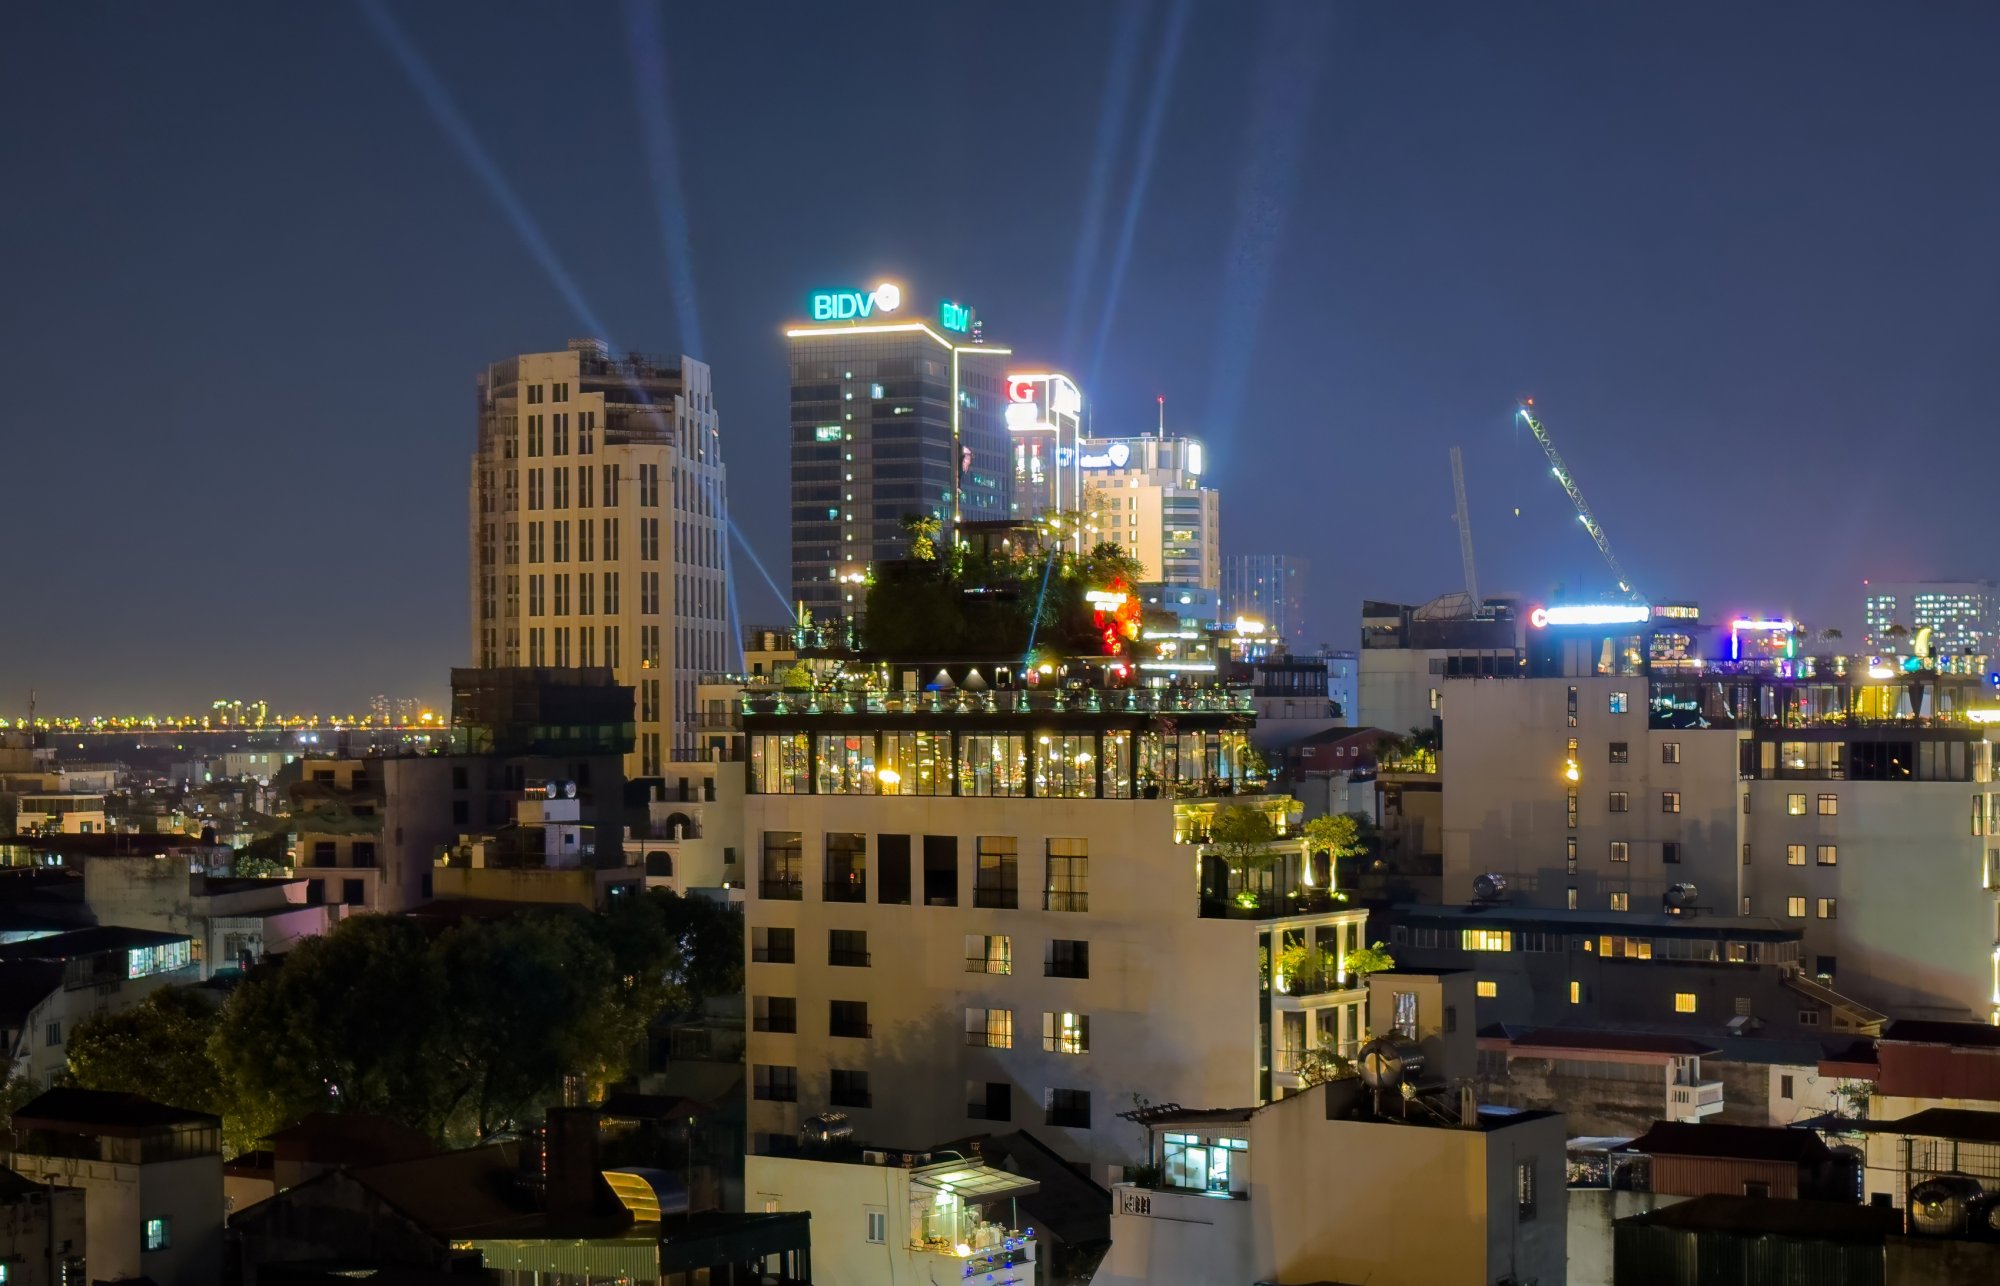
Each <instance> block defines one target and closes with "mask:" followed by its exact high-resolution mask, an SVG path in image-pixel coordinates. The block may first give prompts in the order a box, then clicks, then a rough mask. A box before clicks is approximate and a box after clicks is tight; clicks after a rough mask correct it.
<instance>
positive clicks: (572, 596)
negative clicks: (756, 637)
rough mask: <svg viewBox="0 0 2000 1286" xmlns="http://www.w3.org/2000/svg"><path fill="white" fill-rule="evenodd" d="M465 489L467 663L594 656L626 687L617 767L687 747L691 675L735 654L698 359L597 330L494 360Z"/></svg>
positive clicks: (705, 389)
mask: <svg viewBox="0 0 2000 1286" xmlns="http://www.w3.org/2000/svg"><path fill="white" fill-rule="evenodd" d="M471 490H472V499H471V520H472V575H471V617H472V640H473V656H474V657H475V659H476V661H477V664H478V665H479V666H481V667H495V666H553V667H557V668H565V667H570V666H582V667H591V666H603V667H605V668H607V669H609V670H610V671H611V672H612V673H613V674H614V675H615V676H616V678H617V681H618V682H619V683H621V684H624V685H626V686H628V687H630V688H632V689H633V690H634V691H635V692H636V693H637V696H638V731H637V735H636V737H635V740H634V746H633V749H632V751H631V753H630V754H628V756H627V758H626V764H625V775H626V776H627V777H657V776H659V775H660V774H661V773H662V772H663V771H664V765H665V764H666V763H667V762H668V761H669V760H670V759H671V758H672V754H673V752H675V751H679V752H682V753H683V754H690V753H691V752H692V751H693V748H694V734H693V729H692V724H691V721H690V720H689V719H688V718H687V716H690V715H691V714H692V712H693V711H694V708H695V704H694V689H695V683H696V680H697V678H698V676H700V675H701V674H703V673H705V672H713V671H717V670H721V669H723V668H725V667H727V666H730V665H734V664H735V663H736V660H735V656H734V642H733V636H732V634H731V630H730V626H729V591H728V541H729V536H728V530H729V505H728V497H727V473H726V470H725V469H724V468H723V464H722V447H721V437H720V435H719V433H718V431H717V428H716V415H715V398H714V395H713V392H712V389H711V384H710V380H709V370H708V367H707V366H706V365H705V364H703V363H701V362H698V361H696V360H694V359H693V358H691V357H673V358H659V357H649V356H645V355H642V354H637V353H633V354H627V355H625V356H613V355H612V353H611V352H610V350H609V348H608V347H607V346H606V345H605V343H604V342H603V341H602V340H595V339H578V340H571V341H570V344H569V347H568V349H567V350H566V351H563V352H557V353H523V354H521V355H519V356H517V357H511V358H508V359H507V360H506V361H503V362H496V363H494V364H493V365H492V366H489V367H487V369H486V371H485V372H484V374H482V375H481V377H480V380H479V436H478V447H477V449H476V450H475V452H474V453H473V457H472V487H471Z"/></svg>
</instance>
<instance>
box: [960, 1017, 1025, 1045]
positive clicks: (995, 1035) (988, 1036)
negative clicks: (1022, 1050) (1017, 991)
mask: <svg viewBox="0 0 2000 1286" xmlns="http://www.w3.org/2000/svg"><path fill="white" fill-rule="evenodd" d="M965 1043H966V1044H968V1045H973V1046H977V1047H980V1048H984V1049H1012V1048H1014V1011H1013V1010H1011V1009H968V1010H966V1011H965Z"/></svg>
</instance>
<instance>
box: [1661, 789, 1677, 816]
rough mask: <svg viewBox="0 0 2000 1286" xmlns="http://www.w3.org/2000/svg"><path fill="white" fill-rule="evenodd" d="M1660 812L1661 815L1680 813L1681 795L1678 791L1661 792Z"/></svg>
mask: <svg viewBox="0 0 2000 1286" xmlns="http://www.w3.org/2000/svg"><path fill="white" fill-rule="evenodd" d="M1660 811H1661V812H1663V813H1678V812H1679V811H1681V793H1680V792H1679V791H1678V790H1663V791H1661V792H1660Z"/></svg>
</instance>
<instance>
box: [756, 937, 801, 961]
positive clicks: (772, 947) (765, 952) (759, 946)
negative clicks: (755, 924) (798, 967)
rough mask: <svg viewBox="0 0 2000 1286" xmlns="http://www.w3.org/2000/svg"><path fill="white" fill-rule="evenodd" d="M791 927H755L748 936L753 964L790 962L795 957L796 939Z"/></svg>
mask: <svg viewBox="0 0 2000 1286" xmlns="http://www.w3.org/2000/svg"><path fill="white" fill-rule="evenodd" d="M795 932H796V931H795V930H792V929H766V928H759V929H755V930H753V931H752V933H751V938H750V959H751V961H752V962H753V963H755V964H791V963H792V962H793V961H794V960H795V959H797V939H796V938H795V937H794V936H793V935H794V933H795Z"/></svg>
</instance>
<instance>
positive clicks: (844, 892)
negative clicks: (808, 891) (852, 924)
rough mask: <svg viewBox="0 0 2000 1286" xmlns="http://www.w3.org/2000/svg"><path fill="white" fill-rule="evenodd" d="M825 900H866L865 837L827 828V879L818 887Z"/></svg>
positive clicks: (866, 861) (866, 855) (866, 856)
mask: <svg viewBox="0 0 2000 1286" xmlns="http://www.w3.org/2000/svg"><path fill="white" fill-rule="evenodd" d="M821 892H822V894H823V896H824V897H825V899H826V900H827V901H828V902H866V901H867V900H868V837H867V836H866V835H855V834H850V833H846V832H840V831H833V832H829V833H828V834H827V837H826V883H825V885H824V886H823V888H822V890H821Z"/></svg>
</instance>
